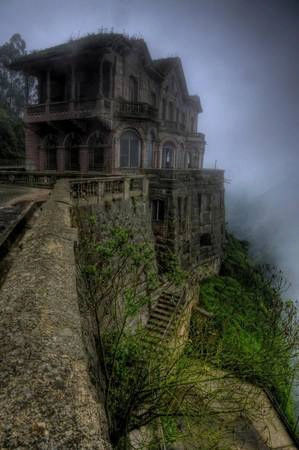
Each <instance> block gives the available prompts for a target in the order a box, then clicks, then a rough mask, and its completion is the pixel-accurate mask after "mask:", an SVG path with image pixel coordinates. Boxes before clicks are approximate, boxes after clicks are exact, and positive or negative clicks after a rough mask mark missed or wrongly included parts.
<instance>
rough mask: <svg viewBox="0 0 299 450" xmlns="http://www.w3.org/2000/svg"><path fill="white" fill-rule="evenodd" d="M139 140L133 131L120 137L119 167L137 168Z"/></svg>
mask: <svg viewBox="0 0 299 450" xmlns="http://www.w3.org/2000/svg"><path fill="white" fill-rule="evenodd" d="M139 148H140V139H139V138H138V136H137V135H136V134H135V133H134V132H133V131H126V132H124V133H123V134H122V135H121V137H120V167H139Z"/></svg>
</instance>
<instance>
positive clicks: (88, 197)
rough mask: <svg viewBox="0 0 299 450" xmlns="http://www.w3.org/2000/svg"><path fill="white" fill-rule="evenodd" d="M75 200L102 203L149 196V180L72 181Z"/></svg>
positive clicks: (71, 187) (130, 178)
mask: <svg viewBox="0 0 299 450" xmlns="http://www.w3.org/2000/svg"><path fill="white" fill-rule="evenodd" d="M69 183H70V191H71V195H72V197H73V199H77V200H80V201H81V202H82V201H88V202H90V201H91V202H95V203H100V202H103V201H109V200H121V199H123V200H127V199H129V198H133V197H145V196H147V195H148V179H147V178H146V177H144V176H142V175H136V176H133V177H121V176H115V177H103V178H87V179H81V180H70V182H69Z"/></svg>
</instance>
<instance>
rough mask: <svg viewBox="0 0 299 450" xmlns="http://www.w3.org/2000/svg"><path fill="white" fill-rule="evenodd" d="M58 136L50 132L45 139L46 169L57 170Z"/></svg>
mask: <svg viewBox="0 0 299 450" xmlns="http://www.w3.org/2000/svg"><path fill="white" fill-rule="evenodd" d="M57 144H58V140H57V137H56V136H54V135H53V134H49V135H48V136H46V137H45V139H44V143H43V145H44V149H45V152H46V161H45V169H46V170H57Z"/></svg>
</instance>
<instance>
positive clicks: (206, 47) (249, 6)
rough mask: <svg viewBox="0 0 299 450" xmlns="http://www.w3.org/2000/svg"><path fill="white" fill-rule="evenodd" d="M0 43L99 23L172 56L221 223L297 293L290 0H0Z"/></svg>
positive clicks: (296, 104) (34, 43)
mask: <svg viewBox="0 0 299 450" xmlns="http://www.w3.org/2000/svg"><path fill="white" fill-rule="evenodd" d="M0 24H1V27H0V43H4V42H5V41H7V40H8V39H9V38H10V36H11V35H12V34H13V33H16V32H19V33H20V34H21V35H22V36H23V38H24V39H25V41H26V43H27V47H28V49H29V50H33V49H41V48H44V47H49V46H52V45H55V44H59V43H61V42H63V41H67V40H68V39H70V38H71V37H73V38H74V37H79V36H80V35H81V36H82V35H84V34H86V33H91V32H97V31H98V30H99V29H100V28H101V27H104V28H107V29H109V30H110V29H111V28H113V29H114V31H116V32H122V31H125V32H127V33H129V34H131V35H139V36H142V37H143V38H144V39H145V41H146V43H147V45H148V47H149V50H150V52H151V55H152V57H153V58H160V57H167V56H180V57H181V59H182V62H183V67H184V70H185V76H186V79H187V83H188V87H189V92H190V93H191V94H198V95H199V96H200V98H201V102H202V106H203V113H202V114H201V115H200V117H199V131H202V132H203V133H205V134H206V140H207V149H206V156H205V166H206V167H215V166H216V167H217V168H223V169H225V171H226V178H227V180H228V184H227V185H226V191H227V198H226V203H227V220H228V225H229V228H230V229H232V230H234V231H235V232H236V234H237V235H238V236H239V237H241V238H246V239H249V240H250V241H251V242H252V243H253V247H254V252H255V254H256V255H257V256H258V257H267V258H268V259H270V262H274V263H276V264H279V265H280V266H281V267H282V268H283V269H284V270H285V272H286V275H287V277H288V278H289V280H290V282H291V283H292V288H291V289H290V290H289V294H290V295H292V296H294V297H297V298H299V282H298V281H297V280H298V279H299V263H298V254H299V240H298V238H297V234H298V230H299V202H298V196H297V193H298V191H299V179H298V168H299V164H298V163H299V149H298V142H299V87H298V80H299V58H298V50H299V49H298V42H299V2H298V1H297V0H162V1H161V0H151V1H140V0H109V1H108V0H59V1H58V0H51V2H49V1H48V0H38V1H37V0H23V1H20V0H0Z"/></svg>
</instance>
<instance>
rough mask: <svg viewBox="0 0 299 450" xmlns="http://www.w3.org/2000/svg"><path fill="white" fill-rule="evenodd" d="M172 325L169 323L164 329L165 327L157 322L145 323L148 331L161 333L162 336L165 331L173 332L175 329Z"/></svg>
mask: <svg viewBox="0 0 299 450" xmlns="http://www.w3.org/2000/svg"><path fill="white" fill-rule="evenodd" d="M174 325H175V324H174V323H171V324H170V325H167V326H166V327H165V325H163V324H162V325H161V324H159V323H157V322H148V323H147V327H148V329H149V330H157V331H161V333H162V334H164V333H165V332H166V331H167V332H170V331H173V330H174V328H175V327H174Z"/></svg>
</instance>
